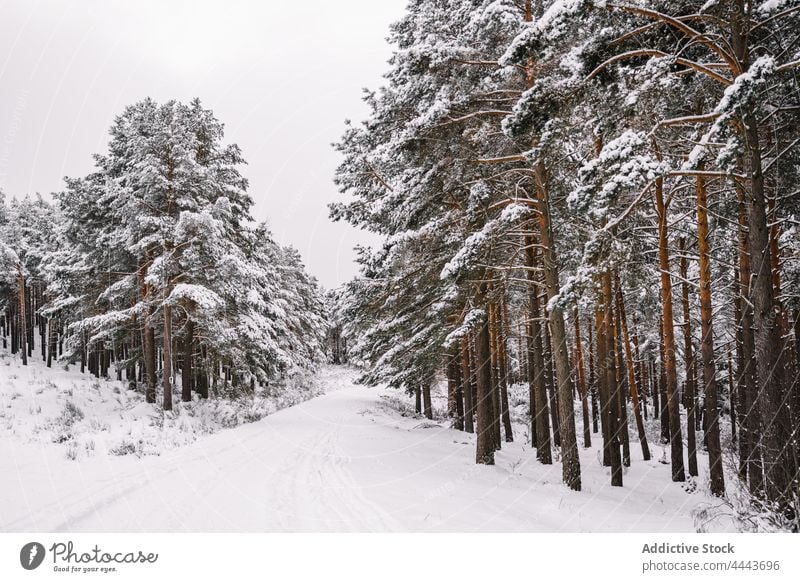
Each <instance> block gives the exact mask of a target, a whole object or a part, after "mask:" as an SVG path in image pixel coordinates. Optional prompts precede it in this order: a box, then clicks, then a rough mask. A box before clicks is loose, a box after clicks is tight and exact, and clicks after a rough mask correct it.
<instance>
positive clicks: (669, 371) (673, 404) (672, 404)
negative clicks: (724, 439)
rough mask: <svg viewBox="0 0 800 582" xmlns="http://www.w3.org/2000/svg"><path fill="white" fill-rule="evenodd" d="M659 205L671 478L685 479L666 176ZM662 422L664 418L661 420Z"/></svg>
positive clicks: (659, 192)
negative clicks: (665, 201)
mask: <svg viewBox="0 0 800 582" xmlns="http://www.w3.org/2000/svg"><path fill="white" fill-rule="evenodd" d="M656 207H657V209H658V240H659V245H658V248H659V253H658V256H659V267H660V269H661V309H662V326H663V336H664V374H665V380H666V396H667V407H666V408H667V414H668V415H669V436H670V438H669V442H670V451H671V461H672V480H673V481H685V480H686V474H685V473H684V468H683V436H682V431H681V416H680V409H679V408H678V404H679V402H678V380H677V372H676V366H675V332H674V328H673V321H674V320H673V315H672V281H671V276H670V266H669V247H668V233H667V208H666V206H665V204H664V183H663V179H661V178H659V179H658V180H656ZM662 422H663V420H662Z"/></svg>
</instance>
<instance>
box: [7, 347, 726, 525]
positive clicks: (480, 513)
mask: <svg viewBox="0 0 800 582" xmlns="http://www.w3.org/2000/svg"><path fill="white" fill-rule="evenodd" d="M355 376H356V373H355V371H354V370H351V369H348V368H344V367H328V368H325V369H324V370H323V371H322V372H321V379H322V382H323V384H324V386H325V388H326V390H327V393H326V394H324V395H322V396H318V397H316V398H313V399H311V400H307V401H305V402H303V403H301V404H298V405H296V406H292V407H290V408H285V409H283V410H280V411H278V412H275V413H273V414H270V415H269V416H267V417H265V418H263V419H261V420H260V421H257V422H252V423H249V424H244V425H239V426H237V427H235V428H230V429H225V430H219V431H218V432H216V433H214V434H207V433H210V431H207V433H202V434H196V435H194V436H193V437H192V438H186V439H185V440H186V442H185V443H183V442H179V441H180V439H175V438H171V437H169V436H168V435H166V436H164V440H163V442H162V446H159V445H158V443H157V444H156V446H155V450H151V451H150V454H147V452H145V454H129V455H124V456H118V455H116V454H111V453H108V452H107V450H106V449H105V448H104V441H103V438H104V435H106V437H105V438H107V433H111V434H113V433H115V431H116V432H119V431H120V430H123V429H122V428H121V427H123V426H129V425H130V424H131V423H133V425H136V423H137V422H139V421H137V420H136V418H138V419H141V418H142V417H145V416H147V414H149V415H154V414H156V409H155V408H154V407H153V406H152V405H146V404H143V403H139V404H136V405H135V406H134V407H133V408H136V409H149V412H147V414H144V413H142V414H139V416H138V417H136V418H134V417H133V416H131V414H132V413H131V412H130V407H129V404H130V402H131V401H134V400H136V399H135V398H134V396H138V395H136V394H135V393H128V396H124V391H120V392H122V394H116V393H115V392H114V389H113V387H115V386H116V387H119V386H120V385H121V384H120V383H117V382H106V381H100V382H99V383H98V382H97V381H94V380H92V379H88V378H86V377H85V376H81V375H80V374H78V373H77V372H74V371H71V372H65V371H63V370H61V369H58V370H47V369H46V368H44V366H43V365H42V364H41V362H37V361H36V358H35V357H34V358H33V359H32V362H31V365H30V366H29V367H28V368H27V369H23V368H22V366H21V365H20V364H19V363H18V361H17V359H16V358H15V359H11V358H9V357H8V356H5V357H4V358H2V359H0V475H2V479H0V531H5V532H22V531H31V532H32V531H58V532H80V531H96V532H142V531H151V532H153V531H157V532H208V531H214V532H219V531H222V532H226V531H228V532H263V531H268V532H286V531H310V532H319V531H376V532H387V531H484V532H485V531H504V532H508V531H544V532H560V531H577V532H587V531H623V532H627V531H646V532H662V531H671V532H674V531H680V532H688V531H695V530H696V528H697V523H696V520H695V518H693V514H694V513H695V511H696V510H697V509H698V508H703V507H708V506H709V505H710V503H711V502H710V501H709V497H708V495H707V493H706V492H705V491H704V489H705V488H704V486H703V485H702V483H703V481H704V480H705V477H706V475H704V473H705V469H704V467H703V465H704V464H705V456H703V455H701V461H700V462H701V477H700V480H699V481H698V482H697V483H696V484H695V483H690V484H688V485H687V484H680V483H673V482H671V480H670V476H669V471H670V469H669V465H666V464H662V463H660V462H659V459H660V458H662V457H665V451H664V450H663V447H662V446H660V445H653V444H652V443H651V449H652V451H653V457H654V459H653V460H651V461H648V462H644V461H642V460H641V452H640V450H639V447H638V442H637V441H636V440H635V432H634V433H633V434H632V441H631V453H632V458H633V462H632V466H631V467H630V468H629V469H626V470H625V476H624V477H625V486H624V487H622V488H619V487H611V486H610V484H609V481H610V478H609V469H608V468H604V467H602V466H601V464H600V463H599V461H598V445H599V444H600V442H601V439H600V435H598V434H594V435H592V436H593V444H594V447H593V448H590V449H583V447H581V467H582V471H583V490H582V491H581V492H574V491H570V490H569V489H567V488H566V487H565V486H564V485H563V484H562V483H561V465H560V463H559V462H558V461H557V460H556V462H555V463H554V464H553V465H549V466H547V465H542V464H540V463H539V462H538V461H536V459H535V454H534V451H533V450H532V449H531V448H530V446H529V445H528V444H527V443H526V442H525V441H526V437H527V434H526V428H525V425H524V424H521V423H520V424H517V425H516V426H515V436H516V441H515V442H514V443H503V449H502V451H500V452H498V453H497V455H496V461H497V462H496V465H494V466H484V465H476V464H475V458H474V457H475V442H474V435H471V434H466V433H464V432H461V431H456V430H453V429H450V428H448V421H447V420H446V419H444V418H443V414H442V413H443V410H444V408H445V406H446V402H445V399H444V395H443V394H442V393H441V390H440V393H438V394H436V395H435V400H434V407H435V409H436V413H437V414H436V416H435V417H434V418H438V420H435V421H429V420H427V419H424V418H420V417H419V416H418V415H417V414H416V413H415V412H414V411H413V406H411V405H410V404H409V399H408V397H407V396H405V395H403V394H401V393H399V392H397V391H394V390H389V389H386V388H367V387H363V386H358V385H356V384H354V383H353V379H354V378H355ZM51 379H52V380H51ZM98 384H99V385H100V387H99V388H98ZM70 388H71V389H72V391H71V394H70V391H69V389H70ZM522 388H524V387H520V389H521V390H522ZM91 390H94V391H95V392H96V393H97V399H96V401H95V402H94V403H89V402H86V401H85V400H80V399H81V398H84V399H85V398H86V394H88V392H86V394H85V393H84V392H85V391H91ZM110 394H115V395H116V396H117V397H119V398H118V400H114V399H110V398H107V401H106V402H105V403H104V404H103V403H101V400H102V399H103V398H106V397H107V396H108V395H110ZM131 395H133V396H131ZM512 396H514V397H513V398H512V406H514V407H515V412H520V411H522V410H523V409H524V408H525V404H524V397H523V392H522V391H520V394H519V395H512ZM67 399H73V400H75V401H76V402H78V404H77V405H78V406H79V407H80V408H81V409H82V411H83V412H84V418H83V419H81V420H80V421H75V422H74V424H73V425H72V429H73V430H74V431H75V432H77V433H79V434H77V435H73V436H70V437H69V439H68V440H66V441H64V442H61V443H58V442H54V439H53V438H52V437H53V434H54V433H53V431H52V430H50V429H49V428H47V427H52V425H53V422H54V421H53V420H52V419H53V418H56V417H58V415H59V414H60V413H59V411H60V410H62V409H63V406H64V402H65V401H66V400H67ZM81 403H82V404H81ZM126 403H127V404H126ZM90 404H93V406H91V407H90V406H89V405H90ZM39 406H41V407H42V408H41V410H40V411H39V412H37V407H39ZM126 406H127V407H128V408H127V409H126ZM126 410H127V412H126ZM96 415H103V416H102V417H97V416H96ZM181 415H183V416H184V417H186V416H187V412H186V409H181V411H180V412H179V413H178V414H177V416H178V418H179V419H180V417H181ZM134 416H135V415H134ZM518 416H520V417H521V416H523V414H521V413H520V414H519V415H518ZM91 419H94V420H91ZM119 419H122V421H120V420H119ZM90 421H91V422H90ZM578 421H579V426H578V435H579V438H580V437H581V434H582V429H581V428H580V415H578ZM181 422H188V423H189V425H190V426H192V423H195V424H196V423H197V422H198V421H197V417H196V416H194V417H189V418H184V420H183V421H181ZM55 424H58V423H55ZM140 424H141V423H140ZM92 426H95V427H96V430H95V431H94V432H92V430H91V427H92ZM104 426H105V427H109V428H106V429H105V430H104V429H103V427H104ZM180 426H183V425H182V424H181V423H180V422H178V421H173V422H169V423H164V424H163V426H162V427H161V428H159V427H158V426H156V427H151V429H152V430H156V431H157V430H161V431H163V432H165V433H166V432H169V431H172V432H176V431H177V432H178V433H180V432H181V430H180V428H176V427H180ZM78 427H84V428H83V429H82V430H83V431H84V432H81V431H79V430H77V428H78ZM97 427H99V428H97ZM170 427H171V428H170ZM128 430H129V429H128ZM81 435H82V436H81ZM92 435H94V436H92ZM91 438H94V439H95V440H96V441H97V444H96V445H95V446H93V447H92V449H91V451H89V449H88V447H87V445H86V443H88V442H89V439H91ZM73 443H79V445H75V444H73ZM167 445H169V446H167ZM69 451H72V453H73V454H68V452H69ZM72 457H74V458H72ZM695 485H696V486H695ZM717 526H718V527H711V528H709V527H708V526H705V527H704V529H720V528H722V529H725V527H724V525H721V524H719V523H718V522H717Z"/></svg>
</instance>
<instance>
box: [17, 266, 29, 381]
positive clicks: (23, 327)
mask: <svg viewBox="0 0 800 582" xmlns="http://www.w3.org/2000/svg"><path fill="white" fill-rule="evenodd" d="M17 286H18V287H19V296H18V297H17V299H18V301H19V326H20V334H19V348H20V351H21V352H22V365H23V366H27V365H28V347H27V345H26V342H27V339H28V338H27V334H28V332H27V329H28V326H27V322H26V319H25V315H26V313H25V312H26V310H27V306H26V305H25V274H24V273H23V272H22V265H21V264H20V263H17Z"/></svg>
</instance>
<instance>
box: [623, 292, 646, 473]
mask: <svg viewBox="0 0 800 582" xmlns="http://www.w3.org/2000/svg"><path fill="white" fill-rule="evenodd" d="M617 310H618V311H619V319H620V321H621V323H622V337H623V339H624V343H625V359H626V360H627V363H628V366H627V367H628V385H629V386H630V392H631V402H632V403H633V414H634V417H635V418H636V430H637V432H638V434H639V444H640V445H641V447H642V458H643V459H644V460H645V461H649V460H650V447H649V446H648V445H647V435H646V434H645V432H644V420H643V419H642V409H641V404H640V402H639V385H638V382H637V379H636V373H635V372H634V366H635V363H634V361H633V354H632V351H631V341H630V336H629V335H628V321H627V317H626V316H625V300H624V298H623V296H622V287H621V285H620V282H619V277H617Z"/></svg>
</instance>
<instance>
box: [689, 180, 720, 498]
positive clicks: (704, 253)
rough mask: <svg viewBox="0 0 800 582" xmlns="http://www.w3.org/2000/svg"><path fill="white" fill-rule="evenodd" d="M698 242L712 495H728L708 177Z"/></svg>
mask: <svg viewBox="0 0 800 582" xmlns="http://www.w3.org/2000/svg"><path fill="white" fill-rule="evenodd" d="M696 185H697V189H696V192H697V240H698V247H699V250H700V324H701V331H702V338H703V339H702V349H701V353H702V356H703V383H704V384H705V399H704V400H705V408H706V413H705V414H706V418H707V424H706V426H707V430H706V433H705V434H706V443H707V446H708V464H709V472H710V475H711V493H712V494H714V495H716V496H718V497H722V496H724V495H725V481H724V478H723V475H722V450H721V447H720V440H719V399H718V397H717V379H716V368H715V362H714V331H713V330H714V328H713V322H712V317H713V310H712V304H711V250H710V243H709V240H708V239H709V236H710V234H709V229H708V193H707V190H706V183H705V177H703V176H698V177H697V182H696Z"/></svg>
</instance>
